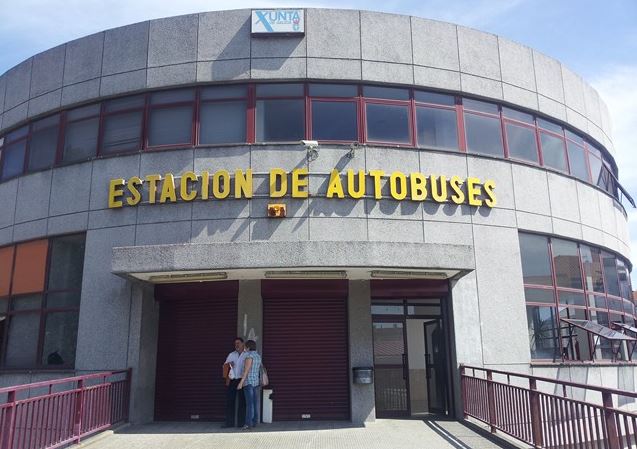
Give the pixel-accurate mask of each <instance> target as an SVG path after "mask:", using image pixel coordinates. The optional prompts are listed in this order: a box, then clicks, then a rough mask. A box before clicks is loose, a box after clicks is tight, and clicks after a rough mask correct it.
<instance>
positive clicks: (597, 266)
mask: <svg viewBox="0 0 637 449" xmlns="http://www.w3.org/2000/svg"><path fill="white" fill-rule="evenodd" d="M580 254H581V255H582V264H583V266H584V276H585V279H586V290H588V291H591V292H599V293H604V279H603V272H602V263H601V259H600V257H599V255H600V250H599V249H598V248H591V247H590V246H586V245H581V246H580Z"/></svg>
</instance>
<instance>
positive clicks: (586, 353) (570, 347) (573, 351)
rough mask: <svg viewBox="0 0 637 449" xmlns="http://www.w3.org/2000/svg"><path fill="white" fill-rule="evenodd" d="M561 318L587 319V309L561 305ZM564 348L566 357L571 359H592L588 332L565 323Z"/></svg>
mask: <svg viewBox="0 0 637 449" xmlns="http://www.w3.org/2000/svg"><path fill="white" fill-rule="evenodd" d="M560 318H568V319H572V320H586V319H588V318H587V315H586V310H585V309H577V308H574V307H560ZM562 346H563V347H562V350H563V352H564V357H565V358H567V359H570V360H590V358H591V352H590V343H589V340H588V332H586V331H585V330H583V329H580V328H578V327H575V326H569V325H567V324H566V323H564V325H563V327H562Z"/></svg>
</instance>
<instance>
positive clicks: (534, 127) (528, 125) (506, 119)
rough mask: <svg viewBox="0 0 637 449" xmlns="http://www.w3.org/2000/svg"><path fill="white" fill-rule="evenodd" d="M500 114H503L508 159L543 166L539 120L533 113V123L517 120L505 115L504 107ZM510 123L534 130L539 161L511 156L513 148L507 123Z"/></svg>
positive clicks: (503, 132) (505, 152)
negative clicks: (510, 145)
mask: <svg viewBox="0 0 637 449" xmlns="http://www.w3.org/2000/svg"><path fill="white" fill-rule="evenodd" d="M500 114H501V116H502V137H503V139H504V154H506V157H507V158H508V159H511V160H512V161H517V162H522V163H525V164H532V165H539V166H543V165H544V164H543V161H544V160H543V159H542V151H541V150H540V140H539V139H540V138H539V135H538V126H537V121H536V120H535V116H534V115H532V114H529V115H530V116H531V117H532V118H533V123H532V124H531V123H527V122H524V121H521V120H516V119H514V118H511V117H507V116H505V115H504V110H503V108H502V107H500ZM509 124H510V125H513V126H517V127H520V128H526V129H529V130H531V131H533V134H534V136H535V153H536V155H537V161H529V160H527V159H521V158H517V157H513V156H511V150H510V148H509V131H508V129H507V125H509Z"/></svg>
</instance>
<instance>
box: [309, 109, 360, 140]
mask: <svg viewBox="0 0 637 449" xmlns="http://www.w3.org/2000/svg"><path fill="white" fill-rule="evenodd" d="M312 138H314V139H316V140H346V141H354V140H358V132H357V120H356V103H354V102H343V101H341V102H330V101H312Z"/></svg>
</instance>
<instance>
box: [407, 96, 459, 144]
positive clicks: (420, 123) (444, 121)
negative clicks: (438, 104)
mask: <svg viewBox="0 0 637 449" xmlns="http://www.w3.org/2000/svg"><path fill="white" fill-rule="evenodd" d="M416 127H417V130H418V145H420V146H425V147H439V148H449V149H457V148H458V124H457V120H456V111H455V110H449V109H439V108H426V107H422V106H418V107H417V108H416Z"/></svg>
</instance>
